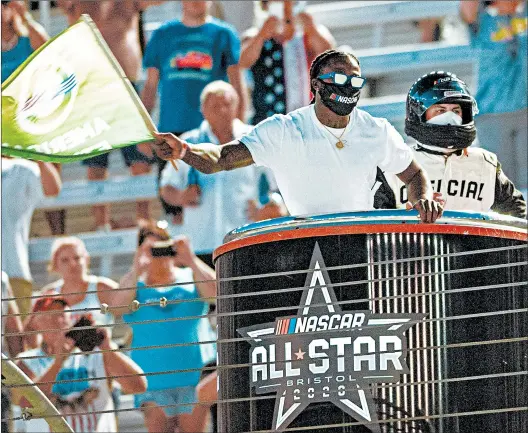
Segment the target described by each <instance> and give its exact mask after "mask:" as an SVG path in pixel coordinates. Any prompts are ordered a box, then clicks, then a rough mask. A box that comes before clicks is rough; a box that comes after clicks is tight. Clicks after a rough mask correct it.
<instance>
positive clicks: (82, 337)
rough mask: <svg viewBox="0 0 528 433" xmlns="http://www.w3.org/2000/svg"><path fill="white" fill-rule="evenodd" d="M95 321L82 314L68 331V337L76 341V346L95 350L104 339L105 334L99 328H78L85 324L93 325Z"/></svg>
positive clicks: (83, 349)
mask: <svg viewBox="0 0 528 433" xmlns="http://www.w3.org/2000/svg"><path fill="white" fill-rule="evenodd" d="M92 325H93V321H92V320H91V319H90V318H89V317H87V316H82V317H81V318H80V319H79V320H78V321H77V322H76V323H75V325H73V326H72V327H71V329H70V330H69V331H68V332H67V333H66V337H68V338H71V339H72V340H73V341H75V346H77V347H78V348H79V349H81V350H82V351H83V352H90V351H92V350H94V349H95V348H96V347H97V346H99V345H100V344H101V343H102V342H103V341H104V338H105V337H104V334H103V333H102V332H101V331H99V330H97V329H94V328H92V329H76V328H80V327H83V326H92Z"/></svg>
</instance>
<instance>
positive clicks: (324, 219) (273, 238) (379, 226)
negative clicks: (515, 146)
mask: <svg viewBox="0 0 528 433" xmlns="http://www.w3.org/2000/svg"><path fill="white" fill-rule="evenodd" d="M417 215H418V214H417V213H416V212H408V211H375V212H353V213H343V214H328V215H317V216H308V217H285V218H277V219H275V220H267V221H264V222H261V223H256V224H249V225H246V226H244V227H241V228H239V229H236V230H233V231H232V232H231V233H229V234H228V235H227V236H226V238H225V240H224V244H223V245H221V246H220V247H218V248H217V249H216V250H215V251H214V253H213V260H215V261H216V259H217V258H218V257H220V256H221V255H223V254H225V253H227V252H230V251H233V250H236V249H239V248H244V247H248V246H251V245H257V244H263V243H269V242H278V241H285V240H293V239H302V238H309V237H321V236H335V235H353V234H385V233H412V234H417V233H424V234H451V235H461V236H484V237H494V238H503V239H511V240H518V241H524V242H527V241H528V232H527V221H526V220H522V219H520V218H513V217H503V216H502V215H498V214H493V213H490V214H482V213H468V212H454V211H451V212H446V213H445V214H444V217H442V218H441V219H440V220H438V221H437V222H436V223H435V224H424V223H421V222H420V221H419V220H418V219H417Z"/></svg>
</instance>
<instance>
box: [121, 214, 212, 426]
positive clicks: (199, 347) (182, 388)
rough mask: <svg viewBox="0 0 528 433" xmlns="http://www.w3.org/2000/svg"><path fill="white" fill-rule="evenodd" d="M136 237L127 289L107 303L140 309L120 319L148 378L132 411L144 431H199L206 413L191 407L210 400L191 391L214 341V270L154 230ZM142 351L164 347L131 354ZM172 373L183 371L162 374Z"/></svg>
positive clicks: (183, 242) (186, 246)
mask: <svg viewBox="0 0 528 433" xmlns="http://www.w3.org/2000/svg"><path fill="white" fill-rule="evenodd" d="M139 234H140V237H139V245H138V249H137V252H136V256H135V260H134V266H133V269H132V270H131V271H130V272H129V273H128V274H127V275H125V276H124V277H123V278H122V279H121V281H120V287H121V288H123V289H124V288H129V289H130V290H119V291H115V292H114V293H113V294H112V297H113V302H112V304H111V305H112V306H117V307H119V306H122V305H130V304H132V302H133V301H134V300H136V301H137V302H138V303H139V309H138V308H133V309H132V311H130V310H128V309H121V312H122V313H128V314H124V316H123V319H124V321H125V323H129V324H130V326H131V327H132V331H133V339H132V344H131V357H132V359H133V360H134V361H136V362H137V363H138V365H140V366H141V368H142V369H143V370H144V371H145V372H146V373H154V375H152V376H149V387H148V390H147V392H146V393H145V394H143V395H138V396H136V398H135V405H136V407H138V408H141V409H142V410H143V413H144V416H145V424H146V426H147V430H148V431H149V432H172V431H175V429H178V430H177V431H180V432H201V431H205V428H206V425H207V422H208V415H209V408H208V407H207V406H203V405H197V404H196V403H197V402H198V401H199V400H198V398H201V399H202V400H209V401H210V400H214V397H213V398H208V399H207V398H204V397H203V392H202V391H204V389H202V388H200V387H198V389H197V385H198V382H199V380H200V373H201V369H202V368H203V367H204V366H205V365H206V364H207V363H209V362H211V361H214V360H215V358H216V350H215V344H214V340H216V336H215V334H214V332H213V331H212V329H211V325H210V323H209V320H208V318H207V317H206V314H207V311H208V302H213V301H214V298H215V297H216V284H215V273H214V270H213V269H211V268H210V267H209V266H207V265H205V264H204V263H203V262H202V261H201V260H200V259H198V258H197V257H196V255H195V254H194V252H193V250H192V247H191V245H190V243H189V241H188V240H187V239H186V238H184V237H178V238H175V239H173V240H170V237H169V235H168V233H167V232H166V231H165V230H164V229H163V228H161V227H160V226H159V225H157V224H156V223H153V222H152V223H150V224H147V225H144V226H143V227H142V228H141V229H140V233H139ZM159 241H165V242H161V246H160V245H159ZM194 281H196V283H194ZM162 298H164V301H163V302H162V301H161V300H162ZM182 301H184V302H182ZM147 303H148V304H149V305H145V304H147ZM119 311H120V310H118V311H116V313H117V312H119ZM187 317H190V318H188V319H187ZM149 322H150V323H149ZM145 346H162V347H160V348H154V349H151V350H148V351H147V350H134V349H140V348H142V347H145ZM175 370H186V371H184V372H183V371H182V372H180V373H170V374H168V373H165V374H163V372H166V371H175ZM160 373H161V374H160ZM208 388H210V387H205V389H208ZM197 394H199V395H197ZM206 394H207V393H206ZM165 406H168V407H165Z"/></svg>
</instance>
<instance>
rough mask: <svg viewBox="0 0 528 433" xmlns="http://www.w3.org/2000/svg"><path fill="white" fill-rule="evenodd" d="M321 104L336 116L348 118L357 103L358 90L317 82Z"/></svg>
mask: <svg viewBox="0 0 528 433" xmlns="http://www.w3.org/2000/svg"><path fill="white" fill-rule="evenodd" d="M319 81H320V83H321V85H322V87H321V88H320V90H319V95H320V96H321V102H322V103H323V104H324V105H325V107H327V108H329V109H330V110H331V111H332V112H334V113H335V114H337V115H338V116H348V115H349V114H350V113H352V110H353V109H354V108H356V105H357V103H358V101H359V92H360V91H359V90H358V89H354V88H353V87H351V86H338V85H337V84H330V83H325V82H324V81H321V80H319Z"/></svg>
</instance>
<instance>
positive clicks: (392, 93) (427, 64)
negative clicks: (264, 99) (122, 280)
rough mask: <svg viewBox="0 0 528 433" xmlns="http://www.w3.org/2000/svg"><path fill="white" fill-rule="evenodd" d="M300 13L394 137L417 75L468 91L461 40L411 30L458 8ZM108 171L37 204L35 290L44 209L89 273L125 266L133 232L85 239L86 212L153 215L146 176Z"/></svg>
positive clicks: (320, 7) (45, 246) (397, 5)
mask: <svg viewBox="0 0 528 433" xmlns="http://www.w3.org/2000/svg"><path fill="white" fill-rule="evenodd" d="M41 3H45V2H41ZM307 10H308V11H309V12H311V13H312V14H313V15H314V16H316V17H317V19H318V22H320V23H322V24H324V25H325V26H327V27H328V28H329V30H330V31H331V32H332V34H333V35H334V37H335V38H336V41H337V44H338V45H339V46H341V45H348V46H350V47H351V48H352V49H353V50H354V52H355V54H357V56H358V57H359V58H360V60H361V65H362V70H363V74H364V75H365V76H366V77H368V82H367V83H368V84H367V86H366V87H365V89H364V90H363V96H362V99H361V100H360V107H362V108H363V109H365V110H366V111H368V112H370V113H371V114H373V115H375V116H379V117H385V118H387V119H389V121H391V122H392V123H393V124H394V125H395V127H396V128H397V129H398V130H399V131H400V132H402V133H403V120H404V116H405V97H406V95H405V92H406V91H407V89H408V88H409V86H410V84H412V82H413V81H414V80H416V79H417V78H418V77H419V76H420V75H422V74H424V73H427V72H429V71H431V70H434V69H449V70H450V71H452V72H455V73H457V74H458V75H460V76H462V77H464V79H465V80H466V81H467V82H468V84H469V85H470V86H472V85H473V83H474V77H475V74H474V67H475V65H474V64H473V58H474V56H472V55H471V48H470V47H469V46H468V45H466V44H465V43H466V42H467V41H466V40H465V39H464V36H463V35H462V36H461V37H458V38H454V39H453V38H452V39H451V40H449V41H441V42H436V43H428V44H424V43H420V42H419V33H418V30H417V28H416V26H415V21H416V20H419V19H423V18H433V17H444V19H445V20H446V22H453V21H454V20H455V21H456V20H457V15H458V2H432V3H429V2H414V1H336V2H330V1H324V2H323V1H309V2H308V5H307ZM179 11H180V5H179V2H167V3H165V4H162V5H160V6H156V7H152V8H150V9H148V10H147V11H146V12H145V17H144V18H145V30H146V36H147V38H148V37H149V35H150V34H151V32H152V31H153V30H154V29H156V28H157V27H158V26H159V25H161V23H162V22H163V21H164V20H166V19H167V17H169V16H171V17H177V16H178V14H179ZM36 16H37V17H39V15H38V14H37V15H36ZM40 18H41V22H43V23H44V25H45V26H46V25H47V26H48V31H49V32H50V34H52V35H54V34H57V33H58V32H60V31H61V30H62V29H64V27H65V25H66V22H65V20H64V17H63V16H62V15H61V14H59V13H58V12H57V11H55V10H49V8H47V7H46V6H45V5H44V8H42V9H41V14H40ZM455 27H456V26H455ZM110 167H111V169H110V178H109V180H106V181H100V182H88V181H86V180H85V168H84V167H82V166H81V164H80V163H72V164H67V165H65V166H64V169H63V179H64V186H63V190H62V192H61V194H60V195H59V197H57V198H54V199H47V200H45V201H44V203H43V204H42V206H41V208H40V209H39V210H38V211H37V212H35V215H34V219H33V225H32V231H31V233H32V238H33V239H32V241H31V245H30V261H31V267H32V272H33V275H34V278H35V280H36V283H37V285H42V284H45V283H46V282H48V279H49V277H48V275H47V273H46V271H45V263H46V260H47V259H48V254H49V247H50V244H51V242H52V238H50V237H49V229H48V227H47V223H46V220H45V216H44V211H45V210H46V209H67V220H66V231H67V233H68V234H73V233H81V235H80V237H81V238H82V239H83V240H84V241H85V242H86V245H87V247H88V250H89V252H90V254H91V256H92V257H93V260H92V268H93V270H94V272H96V273H98V274H99V275H106V276H109V277H114V278H115V277H118V276H120V275H122V273H123V272H124V267H123V266H126V265H125V264H126V263H130V259H131V257H132V254H133V252H134V250H135V230H134V229H123V230H114V231H112V232H111V233H95V232H90V230H91V228H92V227H93V221H92V217H91V212H90V207H91V206H92V205H94V204H100V203H112V217H113V218H115V219H120V218H133V216H134V211H135V203H134V202H135V200H137V199H148V200H150V201H151V203H152V207H153V216H154V217H160V216H161V210H160V207H159V204H158V203H157V200H156V190H155V183H156V182H155V176H154V174H151V175H146V176H140V177H130V176H129V175H128V171H127V169H126V167H125V166H124V164H123V162H122V159H121V156H120V155H118V154H114V155H112V156H111V164H110Z"/></svg>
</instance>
